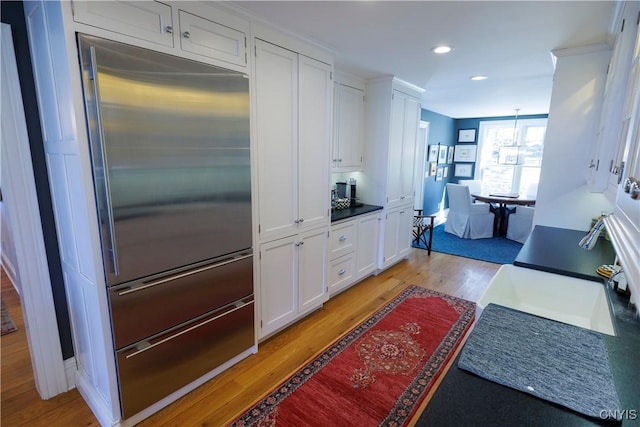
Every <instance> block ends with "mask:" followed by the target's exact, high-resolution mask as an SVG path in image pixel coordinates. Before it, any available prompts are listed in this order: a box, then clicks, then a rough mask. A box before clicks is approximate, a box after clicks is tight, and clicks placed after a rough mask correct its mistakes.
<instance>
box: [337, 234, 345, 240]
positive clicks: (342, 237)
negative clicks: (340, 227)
mask: <svg viewBox="0 0 640 427" xmlns="http://www.w3.org/2000/svg"><path fill="white" fill-rule="evenodd" d="M338 240H340V241H341V242H344V241H345V240H347V236H345V235H344V234H343V235H342V236H340V238H339V239H338Z"/></svg>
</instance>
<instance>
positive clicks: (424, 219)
mask: <svg viewBox="0 0 640 427" xmlns="http://www.w3.org/2000/svg"><path fill="white" fill-rule="evenodd" d="M414 211H415V214H414V215H413V241H414V242H415V244H416V245H418V246H420V243H423V244H424V246H425V247H426V249H427V255H431V244H432V243H433V221H434V220H435V218H436V216H435V215H422V209H415V210H414ZM427 232H428V233H429V237H428V238H427V236H426V234H427Z"/></svg>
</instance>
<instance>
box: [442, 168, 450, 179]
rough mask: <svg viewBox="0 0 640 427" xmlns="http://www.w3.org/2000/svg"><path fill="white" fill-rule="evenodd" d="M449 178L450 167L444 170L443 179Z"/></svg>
mask: <svg viewBox="0 0 640 427" xmlns="http://www.w3.org/2000/svg"><path fill="white" fill-rule="evenodd" d="M447 176H449V166H445V167H444V168H442V177H443V178H446V177H447Z"/></svg>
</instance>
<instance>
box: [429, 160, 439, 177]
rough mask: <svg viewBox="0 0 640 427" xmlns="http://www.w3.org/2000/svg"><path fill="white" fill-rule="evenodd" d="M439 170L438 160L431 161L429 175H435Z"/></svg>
mask: <svg viewBox="0 0 640 427" xmlns="http://www.w3.org/2000/svg"><path fill="white" fill-rule="evenodd" d="M437 171H438V164H437V163H436V162H429V176H434V175H435V174H436V172H437Z"/></svg>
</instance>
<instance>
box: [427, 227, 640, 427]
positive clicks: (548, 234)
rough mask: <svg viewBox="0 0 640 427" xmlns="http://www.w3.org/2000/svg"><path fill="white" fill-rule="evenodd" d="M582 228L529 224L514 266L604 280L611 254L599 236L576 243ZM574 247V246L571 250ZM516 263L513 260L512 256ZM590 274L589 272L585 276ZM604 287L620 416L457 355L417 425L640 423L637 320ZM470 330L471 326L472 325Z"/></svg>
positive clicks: (624, 299)
mask: <svg viewBox="0 0 640 427" xmlns="http://www.w3.org/2000/svg"><path fill="white" fill-rule="evenodd" d="M584 234H585V233H584V232H580V231H575V230H564V229H556V228H552V227H539V226H537V227H536V228H535V229H534V232H533V233H532V235H531V237H530V238H529V240H528V241H527V242H526V243H525V245H524V246H523V248H522V251H521V252H520V254H519V255H518V257H517V259H516V261H517V262H519V263H520V264H519V266H521V267H528V268H534V269H537V270H542V271H547V272H553V273H556V274H564V275H567V276H572V277H579V278H583V279H587V280H597V281H603V279H602V278H600V277H598V276H597V275H595V269H596V268H597V267H598V265H601V264H611V263H613V260H614V255H613V252H612V250H610V244H609V242H607V241H605V240H604V239H601V241H599V242H598V243H597V245H596V247H595V248H594V250H596V249H597V248H598V247H599V246H600V249H598V250H596V252H593V251H586V250H583V249H581V248H579V247H578V241H579V240H580V239H581V238H582V236H584ZM574 249H575V250H574ZM514 264H516V262H514ZM585 276H589V277H585ZM607 290H608V291H609V295H610V299H611V303H612V307H613V312H614V323H615V327H616V333H617V336H615V337H613V336H609V335H603V337H604V341H605V343H606V345H607V350H608V356H609V362H610V365H611V370H612V375H613V379H614V382H615V385H616V389H617V392H618V398H619V399H620V404H621V408H622V409H623V410H627V412H625V413H623V414H622V415H623V417H622V418H623V420H622V422H616V421H605V420H600V419H595V418H590V417H587V416H583V415H581V414H578V413H577V412H574V411H571V410H569V409H566V408H564V407H562V406H559V405H556V404H553V403H550V402H547V401H544V400H542V399H539V398H537V397H535V396H532V395H529V394H526V393H522V392H519V391H516V390H514V389H511V388H508V387H505V386H502V385H499V384H496V383H493V382H491V381H488V380H485V379H483V378H480V377H478V376H476V375H473V374H471V373H469V372H467V371H463V370H462V369H459V368H458V358H456V359H455V360H454V362H453V364H452V365H451V367H450V368H449V371H448V372H447V373H446V375H445V377H444V378H443V380H442V382H441V383H440V385H439V387H438V389H437V390H436V392H435V393H434V395H433V397H432V398H431V400H430V401H429V403H428V405H427V407H426V408H425V410H424V412H423V413H422V414H421V416H420V417H419V419H418V421H417V424H416V425H417V426H422V427H424V426H464V427H467V426H483V427H484V426H592V425H606V426H608V425H623V426H639V425H640V380H639V378H640V362H638V361H639V360H640V321H638V317H637V314H636V313H635V312H633V311H632V310H630V309H629V306H628V298H627V297H623V296H620V295H618V294H617V293H616V292H615V291H613V290H611V289H610V288H607ZM472 332H473V331H472Z"/></svg>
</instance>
